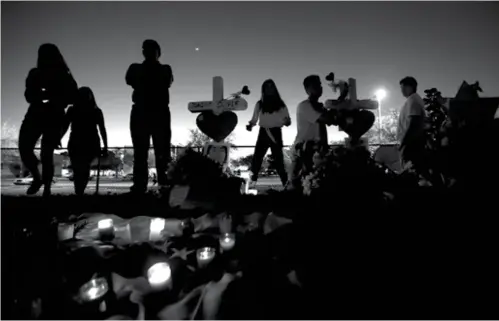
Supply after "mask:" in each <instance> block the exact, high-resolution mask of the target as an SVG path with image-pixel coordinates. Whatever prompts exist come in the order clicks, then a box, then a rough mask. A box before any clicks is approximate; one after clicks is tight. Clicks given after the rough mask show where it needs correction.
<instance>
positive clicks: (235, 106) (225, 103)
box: [188, 76, 248, 115]
mask: <svg viewBox="0 0 499 321" xmlns="http://www.w3.org/2000/svg"><path fill="white" fill-rule="evenodd" d="M240 95H241V92H238V93H235V94H233V95H232V97H233V98H232V99H224V97H223V96H224V80H223V78H222V77H220V76H216V77H213V100H211V101H197V102H190V103H189V105H188V109H189V111H191V112H192V113H200V112H204V111H212V112H213V113H215V115H219V114H221V113H223V112H225V111H242V110H246V109H247V108H248V102H247V101H246V100H245V99H244V98H241V97H240Z"/></svg>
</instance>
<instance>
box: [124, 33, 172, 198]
mask: <svg viewBox="0 0 499 321" xmlns="http://www.w3.org/2000/svg"><path fill="white" fill-rule="evenodd" d="M142 53H143V55H144V58H145V60H144V62H142V63H141V64H139V63H134V64H132V65H130V67H129V68H128V70H127V73H126V76H125V80H126V83H127V85H129V86H131V87H132V88H133V94H132V101H133V106H132V111H131V115H130V133H131V136H132V144H133V149H134V164H133V186H132V188H131V191H132V192H137V193H144V192H146V191H147V183H148V177H149V171H148V166H147V160H148V157H149V147H150V140H151V137H152V141H153V146H154V154H155V157H156V171H157V175H158V184H159V185H160V187H165V186H166V185H167V175H166V171H167V168H168V164H169V162H170V160H171V151H170V144H171V135H172V133H171V117H170V107H169V103H170V94H169V89H170V86H171V85H172V83H173V72H172V68H171V67H170V65H163V64H161V63H160V62H159V57H160V56H161V48H160V46H159V44H158V43H157V42H156V41H155V40H151V39H148V40H145V41H144V42H143V44H142Z"/></svg>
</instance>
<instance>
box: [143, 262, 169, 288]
mask: <svg viewBox="0 0 499 321" xmlns="http://www.w3.org/2000/svg"><path fill="white" fill-rule="evenodd" d="M171 276H172V270H171V268H170V265H169V264H168V263H166V262H159V263H156V264H154V265H153V266H151V267H150V268H149V269H148V271H147V280H148V281H149V284H150V285H151V287H153V288H156V289H160V288H164V287H167V286H168V285H169V284H170V283H171V282H170V281H171Z"/></svg>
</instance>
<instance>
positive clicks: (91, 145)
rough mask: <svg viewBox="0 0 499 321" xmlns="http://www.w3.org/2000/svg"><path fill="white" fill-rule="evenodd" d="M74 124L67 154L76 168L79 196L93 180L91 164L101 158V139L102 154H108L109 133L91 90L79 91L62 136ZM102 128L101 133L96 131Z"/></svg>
mask: <svg viewBox="0 0 499 321" xmlns="http://www.w3.org/2000/svg"><path fill="white" fill-rule="evenodd" d="M70 125H71V134H70V136H69V142H68V152H69V157H70V159H71V166H72V167H73V174H74V186H75V193H76V195H83V194H84V193H85V189H86V188H87V185H88V180H89V177H90V165H91V163H92V161H93V160H94V159H95V158H96V157H100V155H101V147H100V146H101V144H100V138H99V132H100V136H101V137H102V141H103V143H104V150H103V151H102V154H103V155H107V133H106V126H105V124H104V115H103V114H102V110H101V109H100V108H99V107H98V106H97V103H96V102H95V97H94V93H93V92H92V90H91V89H90V88H88V87H81V88H80V89H79V90H78V98H77V100H76V102H75V104H74V106H72V107H69V109H68V111H67V113H66V121H65V123H64V128H63V136H64V134H65V133H66V131H67V130H68V128H69V126H70ZM97 129H99V131H97Z"/></svg>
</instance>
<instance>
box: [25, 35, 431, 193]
mask: <svg viewBox="0 0 499 321" xmlns="http://www.w3.org/2000/svg"><path fill="white" fill-rule="evenodd" d="M142 49H143V51H142V52H143V55H144V61H143V62H142V63H134V64H132V65H130V67H129V68H128V70H127V72H126V76H125V80H126V83H127V85H129V86H131V87H132V89H133V94H132V101H133V105H132V110H131V115H130V132H131V136H132V143H133V148H134V167H133V173H134V175H133V186H132V188H131V191H132V192H134V193H144V192H146V191H147V184H148V176H149V175H148V165H147V161H148V155H149V153H148V152H149V148H150V140H151V138H152V141H153V147H154V152H155V157H156V169H157V183H158V184H159V186H166V185H167V184H168V182H167V174H166V172H167V168H168V164H169V162H170V161H171V153H170V143H171V135H172V133H171V114H170V109H169V103H170V95H169V88H170V87H171V85H172V84H173V80H174V78H173V72H172V68H171V67H170V66H169V65H167V64H161V63H160V62H159V58H160V56H161V47H160V46H159V44H158V43H157V42H156V41H154V40H151V39H148V40H145V41H144V42H143V45H142ZM400 85H401V88H402V93H403V94H404V96H405V97H407V102H406V103H405V105H404V106H403V108H402V110H401V113H400V119H399V126H398V136H399V140H400V142H401V144H400V150H401V152H402V159H403V161H404V162H408V161H412V162H417V158H418V156H419V155H420V154H419V152H418V151H419V148H421V146H424V142H423V140H422V138H423V137H424V133H423V132H422V131H423V127H424V125H423V123H424V121H423V120H424V112H425V111H424V103H423V100H422V99H421V97H420V96H419V95H418V94H417V82H416V80H415V79H414V78H412V77H407V78H404V79H403V80H402V81H401V82H400ZM303 86H304V89H305V92H306V94H307V96H308V97H307V99H306V100H304V101H302V102H301V103H300V104H299V105H298V107H297V112H296V123H297V136H296V139H295V142H294V147H293V161H292V168H291V169H290V171H289V175H288V171H287V170H286V168H285V165H284V156H283V139H282V127H283V126H290V125H291V117H290V115H289V112H288V109H287V106H286V104H285V103H284V101H283V100H282V98H281V96H280V95H279V91H278V89H277V86H276V84H275V83H274V81H273V80H271V79H268V80H266V81H265V82H264V83H263V84H262V88H261V99H260V100H259V101H258V102H257V103H256V106H255V110H254V114H253V117H252V119H251V120H250V122H249V124H248V125H247V129H248V130H250V131H251V129H252V128H253V127H254V126H256V125H257V123H258V125H259V126H260V131H259V134H258V139H257V142H256V147H255V152H254V156H253V163H252V166H251V171H252V173H253V175H252V177H251V180H252V184H255V183H256V181H257V180H258V173H259V171H260V168H261V166H262V161H263V158H264V156H265V154H266V153H267V150H268V149H269V148H270V149H271V151H272V154H273V157H274V159H275V164H276V169H277V172H278V174H279V177H280V179H281V182H282V184H283V186H291V187H300V185H301V180H300V178H301V173H302V170H303V169H304V168H305V169H307V168H308V169H311V168H312V167H313V162H312V159H313V155H314V153H315V152H317V151H324V150H326V149H327V147H328V139H327V126H330V125H338V124H339V120H338V113H335V112H332V111H331V110H327V109H326V108H324V106H323V104H322V103H320V102H319V99H320V97H321V96H322V92H323V89H322V84H321V79H320V77H319V76H317V75H311V76H308V77H306V78H305V79H304V81H303ZM25 98H26V100H27V102H28V103H29V104H30V106H29V108H28V112H27V113H26V116H25V118H24V120H23V123H22V126H21V130H20V135H19V150H20V155H21V159H22V162H23V163H24V165H25V166H26V168H27V169H28V170H29V171H30V172H31V174H32V177H33V182H32V184H31V186H30V187H29V188H28V191H27V194H29V195H32V194H36V193H37V192H38V191H39V190H40V188H41V187H42V186H44V195H50V193H51V189H50V188H51V183H52V180H53V175H54V165H53V154H54V150H55V149H56V148H57V147H60V145H61V139H62V138H63V136H64V135H65V134H66V132H67V131H68V129H69V127H71V134H70V138H69V143H68V152H69V156H70V160H71V165H72V168H73V173H74V183H75V192H76V194H78V195H82V194H83V193H84V191H85V188H86V186H87V184H88V180H89V176H90V165H91V163H92V161H93V160H94V159H95V158H96V157H98V156H100V155H101V154H106V153H107V147H108V145H107V134H106V126H105V122H104V116H103V113H102V111H101V109H100V108H99V107H98V106H97V103H96V101H95V97H94V94H93V92H92V90H91V89H90V88H89V87H80V88H78V85H77V82H76V81H75V79H74V78H73V76H72V74H71V72H70V69H69V68H68V66H67V64H66V62H65V60H64V58H63V56H62V54H61V53H60V51H59V49H58V48H57V46H55V45H54V44H43V45H41V46H40V48H39V51H38V61H37V66H36V67H35V68H33V69H32V70H31V71H30V72H29V74H28V77H27V79H26V91H25ZM68 106H71V107H70V108H67V107H68ZM367 113H369V115H368V116H369V117H368V118H370V117H372V121H374V115H373V114H372V113H370V112H367ZM99 134H100V135H99ZM40 137H42V140H41V162H42V174H43V175H40V172H39V170H38V159H37V157H36V156H35V154H34V148H35V145H36V143H37V141H38V140H39V139H40ZM101 139H102V142H103V145H104V146H103V148H101ZM422 142H423V145H421V144H422Z"/></svg>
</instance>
